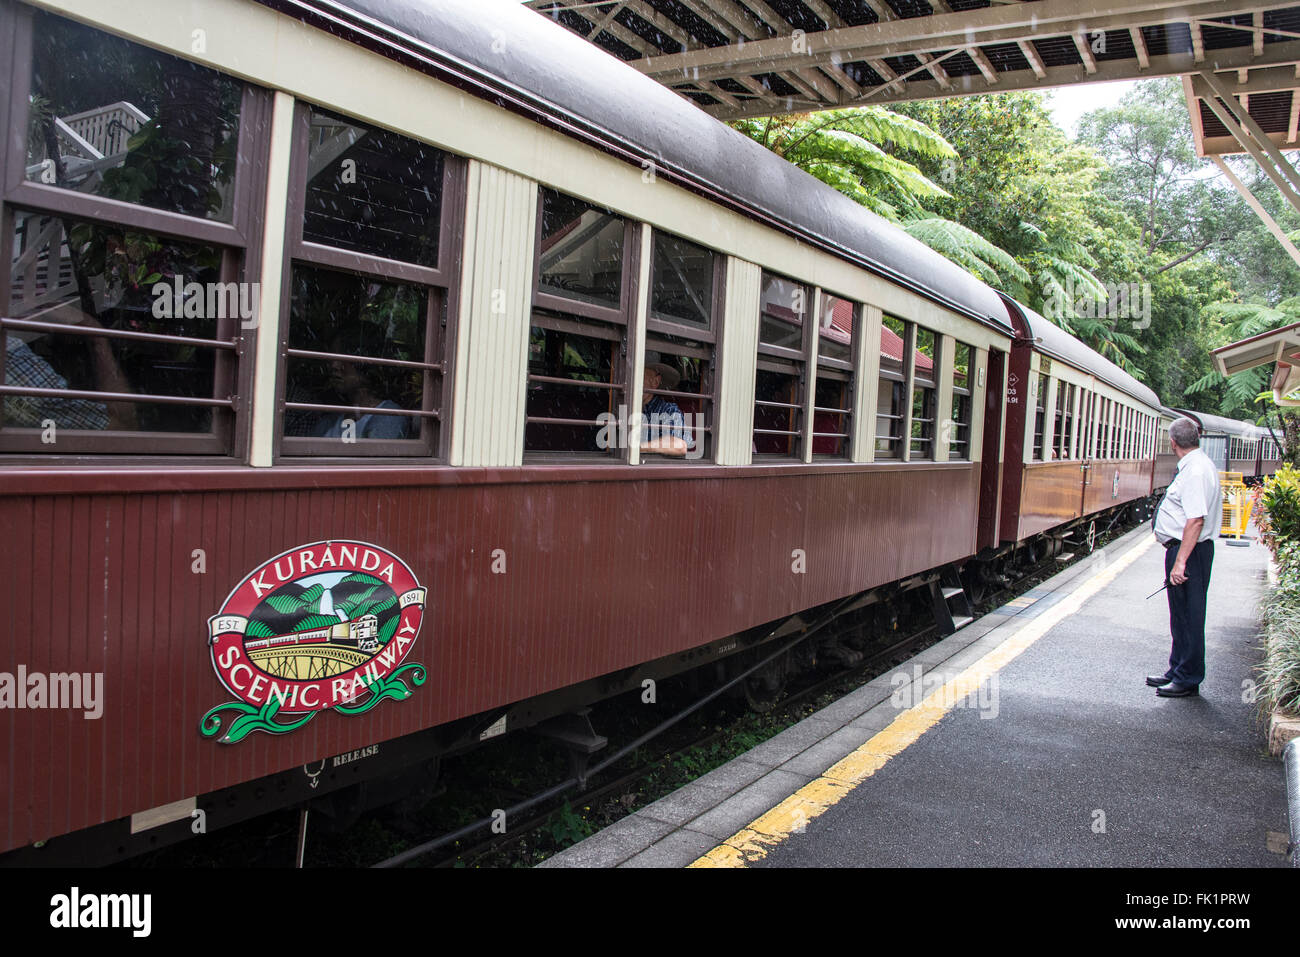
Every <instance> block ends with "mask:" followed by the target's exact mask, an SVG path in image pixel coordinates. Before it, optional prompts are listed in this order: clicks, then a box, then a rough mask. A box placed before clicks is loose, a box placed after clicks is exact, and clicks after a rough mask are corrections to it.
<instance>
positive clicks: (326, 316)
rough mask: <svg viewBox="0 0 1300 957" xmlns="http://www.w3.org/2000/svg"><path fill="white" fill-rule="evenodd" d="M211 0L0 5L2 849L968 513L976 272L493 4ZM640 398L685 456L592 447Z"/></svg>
mask: <svg viewBox="0 0 1300 957" xmlns="http://www.w3.org/2000/svg"><path fill="white" fill-rule="evenodd" d="M208 3H209V5H210V6H209V9H208V11H207V13H208V16H207V17H206V18H205V23H206V27H205V29H206V30H207V36H208V40H207V43H206V47H205V49H204V50H202V51H198V52H196V48H195V47H194V45H193V40H192V30H191V25H190V24H189V23H188V22H185V21H184V19H183V18H180V19H178V18H177V16H176V15H175V10H174V9H173V8H172V7H171V6H169V5H168V4H167V3H166V2H165V0H138V2H137V3H133V4H130V5H125V6H115V7H114V8H113V9H112V10H111V11H110V10H107V9H105V10H104V11H102V12H100V11H97V10H96V9H95V8H94V7H93V6H87V5H85V4H75V7H76V19H75V20H73V19H69V18H65V17H63V16H61V15H59V14H58V13H57V12H52V11H57V10H58V9H60V6H61V5H60V3H58V2H53V3H43V4H42V9H40V10H36V9H34V8H33V7H31V6H28V5H26V4H25V3H21V2H16V0H0V42H2V43H4V44H5V45H6V46H7V47H9V49H10V51H11V53H12V56H9V57H7V58H5V59H4V61H3V62H4V63H5V64H6V66H5V70H6V71H7V72H6V74H5V80H6V84H5V85H4V87H3V93H2V94H0V95H2V96H3V97H4V99H3V100H2V101H0V107H3V110H4V111H5V113H6V114H7V116H8V117H9V122H10V126H11V127H12V128H13V129H17V130H20V131H24V132H23V134H22V135H15V136H12V137H10V138H9V141H8V142H9V143H10V147H9V148H8V149H7V150H6V151H5V152H4V153H3V155H2V156H0V184H3V194H2V195H0V200H2V202H3V207H2V211H0V224H2V227H3V229H4V231H5V232H6V234H7V235H9V236H10V237H11V248H12V250H13V252H14V254H13V256H12V257H6V258H5V259H4V261H3V268H4V269H5V270H6V274H5V277H3V281H2V282H0V329H3V332H4V334H5V337H6V359H5V378H4V382H5V385H4V386H2V387H0V389H2V390H3V393H2V394H3V403H0V409H2V410H3V421H0V453H3V455H4V456H5V458H4V460H3V465H2V466H0V528H3V529H4V530H5V534H6V539H7V542H6V544H7V548H6V549H5V551H4V557H3V558H2V559H0V589H3V590H2V591H0V603H2V605H3V609H4V610H3V612H0V614H2V615H3V619H0V621H2V626H0V627H2V628H3V641H2V642H0V722H2V724H0V727H3V729H4V732H5V735H6V740H7V746H6V754H5V757H4V761H3V765H0V767H3V788H2V789H0V851H7V852H10V853H9V854H8V855H7V856H6V857H5V858H4V860H5V862H6V863H10V864H54V863H70V862H79V861H99V860H112V859H116V858H120V857H123V856H127V855H130V854H134V853H138V852H139V851H142V850H145V849H148V848H150V847H154V846H159V845H162V844H166V843H169V842H172V841H176V840H181V839H185V838H189V837H191V836H192V835H193V833H194V832H195V831H197V830H200V829H201V828H200V825H202V827H205V828H206V829H208V830H211V829H216V828H219V827H222V826H226V825H228V824H231V823H234V822H236V821H238V820H241V819H243V818H246V817H249V816H252V815H254V814H258V813H262V812H265V811H267V810H270V809H273V808H277V807H283V806H287V805H293V804H299V803H302V802H306V801H312V802H313V805H312V806H313V807H318V808H321V809H322V810H326V811H330V812H332V813H336V814H339V815H345V814H346V813H347V812H349V811H355V810H356V809H357V808H359V807H363V806H366V805H368V804H372V803H378V802H380V801H382V800H384V799H386V798H387V799H391V798H393V797H395V796H398V795H401V794H404V793H407V792H408V791H409V789H410V788H412V787H413V786H415V785H416V784H418V783H420V782H423V781H427V780H428V778H429V776H430V775H432V774H433V773H434V772H435V771H436V764H437V759H438V758H439V757H440V756H442V755H445V754H448V753H452V752H455V751H458V750H462V749H465V748H468V747H471V746H474V745H476V744H478V743H479V742H480V741H481V740H484V739H487V738H491V737H493V736H495V735H497V734H500V733H504V732H507V731H513V730H516V729H519V728H524V727H529V726H534V725H537V724H538V723H539V722H545V721H549V720H550V719H554V718H557V717H563V716H569V715H573V714H574V713H575V712H577V711H578V710H579V709H580V708H581V707H582V706H583V705H585V704H587V703H589V702H591V701H594V700H598V699H600V698H603V697H607V696H611V695H614V694H618V693H620V692H623V691H625V690H630V689H636V690H638V691H639V690H640V688H641V682H642V681H643V680H644V679H646V678H657V677H662V676H666V675H670V674H676V673H679V672H682V671H684V670H687V669H690V668H694V667H698V666H700V665H704V664H709V663H712V662H719V663H720V665H719V668H718V670H720V671H721V672H723V673H730V674H736V673H739V671H740V670H741V669H742V668H743V667H745V666H747V665H748V664H749V663H751V662H753V661H756V660H758V658H757V651H756V646H757V645H759V644H761V643H762V642H763V641H765V640H767V639H770V638H772V637H773V636H775V635H790V634H796V633H798V632H800V631H801V630H802V629H804V628H806V627H809V626H810V625H812V624H814V623H815V622H817V621H818V620H823V619H824V618H825V617H826V616H828V615H830V614H832V613H835V612H842V611H845V610H846V609H847V608H849V607H850V606H853V605H855V604H864V603H865V602H866V601H867V599H868V597H869V596H870V594H871V593H872V592H873V590H877V589H880V588H882V587H884V586H889V585H891V583H899V582H906V583H909V584H915V585H927V586H929V587H930V589H931V591H932V593H933V592H934V591H935V590H936V589H937V585H936V582H937V581H938V579H939V576H940V574H941V573H944V574H951V573H952V569H953V567H954V565H955V564H957V563H960V562H962V561H964V560H966V559H968V558H969V557H970V556H972V555H973V554H975V553H976V552H977V551H978V550H979V549H981V548H985V547H993V546H996V545H997V541H996V526H995V524H993V523H992V522H981V511H982V509H983V511H984V513H985V514H987V513H988V512H989V511H990V510H991V512H992V513H993V514H996V511H997V498H998V489H999V466H1000V461H999V460H1000V454H999V453H1000V441H999V439H1000V436H1001V434H1002V422H1001V396H1002V391H1003V385H1004V382H1005V370H1006V355H1007V350H1008V349H1009V348H1010V343H1011V338H1012V327H1011V325H1010V324H1009V323H1008V322H1007V319H1006V310H1005V308H1004V306H1003V305H1002V303H1001V302H1000V300H999V299H998V298H997V296H996V295H995V294H994V293H993V292H992V290H990V289H988V288H987V287H986V286H984V285H983V284H981V283H979V282H978V281H977V280H975V279H974V278H972V277H971V276H969V275H968V274H966V273H965V272H964V271H962V270H960V269H959V268H958V267H956V266H954V265H953V264H952V263H950V262H949V261H947V260H946V259H943V258H942V257H940V256H938V255H937V254H935V253H933V252H932V251H930V250H929V249H927V248H925V247H923V246H922V245H921V244H919V243H917V242H915V241H913V240H911V239H910V238H909V237H907V236H906V235H905V234H904V233H902V232H901V231H900V230H897V229H895V228H893V227H891V226H889V225H887V224H885V223H883V222H881V221H880V220H878V219H876V218H875V217H873V216H871V215H870V214H868V213H866V212H865V211H864V210H863V209H862V208H861V207H860V206H858V205H857V204H856V203H854V202H852V201H851V200H849V199H848V198H846V197H844V196H842V195H840V194H839V193H837V192H836V191H834V190H832V189H830V188H829V187H827V186H825V185H823V184H822V183H820V182H818V181H816V180H814V179H813V178H812V177H809V176H807V175H806V174H803V173H802V172H799V171H797V170H795V169H794V168H793V167H791V166H789V164H787V163H785V162H784V161H782V160H780V159H779V158H777V157H775V156H774V155H772V154H770V153H769V152H768V151H766V150H765V149H763V148H762V147H761V146H759V145H758V144H756V143H753V142H752V141H750V140H748V139H747V138H745V137H743V136H741V135H740V134H738V133H736V132H735V131H734V130H731V129H729V128H727V127H726V126H724V125H723V124H720V123H717V122H716V121H714V120H713V119H711V118H710V117H708V116H707V115H705V114H704V113H702V112H701V111H699V110H696V109H694V108H693V107H692V106H690V105H689V104H687V103H684V102H683V101H682V100H681V99H680V98H679V97H678V96H677V95H675V94H674V93H672V92H671V91H669V90H666V89H664V88H662V87H661V86H659V85H658V84H656V83H655V82H653V81H652V80H649V79H648V78H646V77H644V76H641V75H640V74H639V73H637V72H636V71H635V70H633V69H631V68H630V67H627V66H626V65H625V64H622V63H620V62H618V61H616V60H614V59H613V58H611V57H609V56H608V55H606V54H605V53H603V52H601V51H599V50H597V49H596V48H594V47H593V46H591V45H590V44H588V43H585V42H583V41H582V40H581V39H579V38H577V37H575V36H573V35H571V34H570V33H568V32H567V31H566V30H564V29H563V28H560V27H558V26H556V25H555V24H552V23H549V22H548V21H547V20H546V19H545V18H542V17H539V16H537V15H535V14H534V13H532V12H531V11H529V10H527V9H525V8H523V7H522V6H520V5H519V4H514V3H509V2H504V0H503V2H499V3H480V2H473V3H470V2H467V0H466V2H441V3H437V4H426V3H421V2H415V0H408V2H385V3H379V2H373V3H368V2H358V3H355V4H352V5H351V9H349V7H347V6H344V5H341V4H336V3H327V2H324V0H321V2H311V0H295V2H292V3H290V2H268V3H266V4H258V3H252V2H247V0H208ZM72 6H74V4H73V3H72V2H71V0H69V7H72ZM172 26H176V29H175V30H172ZM501 36H503V37H506V38H508V43H509V46H510V55H509V56H504V57H503V56H501V55H500V52H499V50H497V49H495V48H494V44H495V43H496V42H497V41H496V40H495V39H494V38H496V37H501ZM133 38H141V39H147V40H148V43H147V45H142V44H138V43H135V42H132V39H133ZM321 62H328V63H330V70H328V71H322V70H320V69H319V64H320V63H321ZM506 71H508V72H506ZM524 91H527V92H524ZM178 94H181V95H183V96H184V97H185V101H186V102H188V103H189V104H191V105H190V107H188V108H186V107H185V106H184V104H183V103H180V102H176V101H174V99H169V97H174V96H175V95H178ZM415 102H419V103H421V104H422V105H423V108H422V109H419V110H411V109H409V108H408V105H409V104H411V103H415ZM33 103H39V104H40V105H41V106H40V111H39V115H33V113H32V107H31V104H33ZM194 103H201V104H203V109H202V110H199V111H198V112H197V113H196V112H195V110H194V107H193V104H194ZM200 121H201V122H202V123H203V124H206V125H205V126H204V130H205V131H206V134H207V135H204V136H199V135H197V134H198V132H199V131H197V130H195V129H194V128H193V127H194V124H195V123H196V122H200ZM65 127H66V129H65ZM28 129H36V130H42V131H43V135H42V136H41V137H40V138H39V141H33V142H31V143H27V142H25V131H26V130H28ZM68 131H71V132H70V133H69V132H68ZM485 131H490V132H493V133H494V134H495V138H493V137H491V136H488V135H486V132H485ZM176 143H185V144H187V146H186V148H187V149H188V150H193V149H195V148H196V147H195V146H194V144H195V143H201V144H204V145H203V148H204V149H207V148H209V147H210V148H211V155H210V156H207V155H205V157H204V162H202V163H199V164H191V163H181V162H177V163H175V164H173V165H171V166H169V165H168V164H167V163H157V164H156V165H154V166H152V167H151V168H153V169H155V170H163V171H164V172H162V173H156V174H155V175H161V176H163V177H164V181H162V182H158V183H155V184H153V187H152V188H151V189H149V190H145V191H144V192H140V191H139V190H138V189H137V190H136V191H135V192H132V190H133V189H136V187H138V185H139V183H140V179H139V177H138V176H136V177H133V176H129V175H125V173H129V172H131V171H134V170H138V169H139V163H138V162H137V160H138V159H139V157H138V156H137V155H136V151H137V150H141V149H145V148H146V147H147V148H148V149H149V150H152V151H155V153H157V152H158V151H161V153H162V154H164V155H171V154H168V153H167V151H168V150H171V151H173V153H174V151H175V149H176V146H175V144H176ZM150 155H155V154H154V153H151V154H150ZM647 164H651V166H652V167H653V169H654V171H655V174H656V175H655V177H654V178H653V180H650V179H643V173H644V171H645V170H646V169H647V168H650V166H647ZM170 169H180V170H184V172H183V173H178V174H171V173H168V172H166V171H167V170H170ZM124 171H125V172H124ZM346 173H358V174H359V175H356V176H355V177H353V178H351V179H349V178H348V177H347V176H345V174H346ZM169 175H176V176H180V177H182V178H181V180H178V181H171V180H166V179H165V177H166V176H169ZM194 177H198V178H199V180H200V182H195V181H194ZM132 184H135V186H133V185H132ZM643 186H644V187H646V188H644V189H643V188H642V187H643ZM69 233H70V234H71V235H69ZM85 250H89V251H91V252H93V253H95V255H86V254H84V251H85ZM74 252H75V253H76V254H75V255H74ZM158 276H163V277H169V278H170V279H171V280H172V282H168V283H163V286H164V287H165V288H164V289H163V291H162V293H161V294H158V293H157V292H156V290H155V288H154V286H155V285H156V283H155V278H156V277H158ZM178 277H180V278H184V277H188V278H185V281H184V282H181V281H180V278H178ZM235 280H239V281H241V282H243V283H244V284H245V285H249V284H252V283H256V284H257V286H256V289H258V290H260V291H258V292H257V293H256V294H257V295H258V296H260V299H259V300H258V301H259V302H260V305H261V309H260V312H259V313H258V314H257V316H256V321H254V317H253V316H251V315H248V316H246V315H244V314H243V312H242V311H238V310H232V311H230V312H220V313H219V314H216V315H214V314H213V313H212V311H211V310H210V309H205V307H204V305H203V303H202V301H201V300H202V295H201V294H202V291H203V289H204V287H205V286H206V287H207V288H209V290H210V289H211V287H212V286H213V284H216V285H218V286H219V285H222V284H224V283H227V282H232V283H233V282H234V281H235ZM191 281H193V282H194V283H196V287H197V288H198V289H199V291H200V295H199V297H198V298H196V297H194V296H191V295H190V294H189V292H188V290H189V288H190V287H189V283H190V282H191ZM173 286H174V287H175V288H176V290H178V291H177V292H176V293H175V295H174V296H173V294H172V292H170V291H168V290H170V289H171V288H172V287H173ZM502 292H504V293H505V296H504V298H502V297H501V295H500V294H501V293H502ZM151 294H152V295H151ZM502 303H504V305H502ZM160 305H162V306H164V307H168V308H171V309H172V310H173V311H172V312H170V313H169V312H168V309H167V308H164V309H162V310H161V314H160V312H159V311H158V307H159V306H160ZM498 307H500V308H498ZM814 318H815V320H816V321H813V320H814ZM652 367H653V368H654V369H656V370H659V372H658V374H659V375H660V379H659V383H660V384H659V387H658V388H652V387H651V386H650V385H648V383H650V382H651V381H652V380H651V378H650V377H649V376H648V375H644V370H647V369H651V368H652ZM645 396H653V397H657V398H659V399H672V400H675V402H674V404H677V405H678V406H679V408H681V409H682V410H683V411H684V412H686V413H688V414H689V415H690V416H691V420H690V422H691V423H692V424H690V425H689V426H688V427H689V428H690V429H691V430H692V431H691V434H690V436H689V438H690V439H691V447H692V449H693V450H697V451H698V452H699V453H700V454H698V455H695V456H684V457H682V458H680V459H675V458H669V457H668V456H667V455H664V454H656V453H658V452H660V451H662V450H663V449H662V447H661V448H660V449H647V450H645V451H642V450H641V449H640V448H639V447H638V446H637V445H636V444H635V443H631V444H628V443H615V444H614V445H612V446H608V447H606V446H603V445H602V443H601V436H602V434H604V435H606V436H607V435H608V434H609V433H607V432H604V431H603V430H605V429H606V428H607V427H608V425H609V420H606V419H603V418H602V416H611V417H614V418H617V415H618V413H619V411H620V407H631V408H640V407H642V406H643V401H644V399H645ZM47 420H48V421H47ZM1020 471H1022V472H1023V471H1024V469H1021V470H1020ZM1148 488H1149V483H1148ZM1124 494H1125V495H1127V494H1128V485H1125V492H1124ZM1063 520H1068V516H1067V518H1066V519H1063ZM1026 527H1027V526H1026ZM1026 533H1027V532H1026ZM1016 534H1020V532H1016ZM854 613H855V614H858V613H859V612H854ZM862 613H864V614H865V611H864V612H862ZM951 626H952V622H951V621H950V622H949V627H951ZM82 676H84V677H85V678H86V681H85V682H78V681H76V680H74V679H76V678H78V677H82ZM96 682H102V685H98V686H97V684H96ZM96 687H100V688H101V690H102V693H100V692H97V691H96V690H95V689H96ZM92 699H94V700H92Z"/></svg>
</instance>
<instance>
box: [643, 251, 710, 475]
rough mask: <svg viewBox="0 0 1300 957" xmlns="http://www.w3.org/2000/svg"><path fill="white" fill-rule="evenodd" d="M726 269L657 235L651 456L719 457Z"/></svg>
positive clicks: (646, 435)
mask: <svg viewBox="0 0 1300 957" xmlns="http://www.w3.org/2000/svg"><path fill="white" fill-rule="evenodd" d="M723 265H724V260H723V258H722V257H721V256H718V255H717V254H716V253H714V252H713V250H711V249H706V248H705V247H703V246H697V245H696V244H695V243H691V242H687V241H686V240H684V239H681V238H679V237H677V236H672V235H669V234H667V233H661V232H659V231H657V230H656V231H655V232H654V249H653V261H652V262H651V275H652V276H653V278H654V284H653V286H652V287H651V289H650V313H649V316H648V318H647V320H646V354H645V370H644V372H643V373H642V375H643V383H642V415H643V417H644V422H643V429H645V431H644V432H643V434H642V435H641V451H642V453H643V456H644V455H646V454H649V455H654V456H655V458H656V460H660V456H669V457H674V458H677V457H680V458H681V459H683V460H686V461H701V460H703V461H711V460H712V458H713V443H712V436H713V416H714V397H715V392H714V384H715V369H716V363H717V357H716V349H717V344H716V343H717V336H716V333H715V331H714V323H715V316H716V314H717V312H718V308H719V301H718V300H719V298H720V295H719V294H720V292H721V290H722V287H723V284H724V283H723V277H722V268H723Z"/></svg>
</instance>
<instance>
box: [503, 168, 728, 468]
mask: <svg viewBox="0 0 1300 957" xmlns="http://www.w3.org/2000/svg"><path fill="white" fill-rule="evenodd" d="M548 189H549V190H550V191H551V192H553V193H561V194H562V195H565V196H568V197H570V198H572V199H576V200H579V201H580V202H583V203H586V204H587V205H588V206H592V207H595V208H597V209H603V210H605V212H607V213H609V214H611V215H613V216H618V217H619V218H621V219H622V220H623V262H622V265H621V267H620V269H621V274H620V276H619V306H618V308H617V309H613V308H610V307H608V306H600V305H596V304H595V303H589V302H582V301H580V300H578V299H570V298H567V297H565V296H559V295H556V294H554V293H549V292H542V291H541V280H542V228H543V220H542V213H543V210H544V207H545V202H546V190H548ZM643 253H644V254H645V255H652V254H653V248H652V249H651V251H649V252H646V251H643V250H642V249H641V228H640V224H639V223H638V222H636V221H635V220H634V219H632V217H630V216H626V215H624V214H623V213H619V212H616V211H615V210H612V209H609V208H608V207H606V206H601V205H600V204H599V203H593V202H591V201H589V200H586V199H583V198H582V197H581V196H576V195H574V194H572V193H564V192H563V190H560V189H556V188H555V187H552V186H547V185H546V184H542V185H541V186H540V188H539V189H538V190H537V214H536V223H535V232H534V243H533V262H532V270H533V280H532V312H531V314H530V316H529V319H528V327H529V333H528V335H529V338H530V339H531V337H532V329H533V327H534V326H537V327H540V328H544V329H553V330H555V331H558V332H564V333H566V334H569V335H576V336H586V337H588V338H592V339H606V340H609V341H611V342H618V343H619V359H618V361H617V362H614V363H612V364H611V369H610V375H611V381H610V382H609V383H603V384H601V383H582V382H579V381H577V380H574V382H573V386H574V387H575V388H581V387H584V386H585V387H587V388H603V387H604V386H606V385H608V386H609V387H610V390H611V391H613V392H617V393H619V394H620V395H621V396H622V402H621V403H615V408H617V407H618V405H620V404H621V405H623V406H624V407H627V406H628V403H629V400H630V399H631V387H632V382H633V377H634V376H635V375H636V374H637V370H636V368H635V362H636V350H635V349H634V348H633V347H632V345H633V344H632V342H631V336H632V334H633V330H634V328H635V325H636V323H635V322H634V317H635V315H636V309H637V295H638V291H639V290H638V280H637V276H638V270H639V267H640V262H641V256H642V254H643ZM714 268H715V269H716V268H717V266H716V264H715V267H714ZM716 275H717V274H716V273H715V277H716ZM715 285H716V283H715ZM646 312H647V315H648V313H649V304H648V302H647V308H646ZM681 328H691V329H694V327H687V326H682V327H681ZM524 376H525V383H527V382H533V381H549V379H541V380H539V379H538V377H537V376H535V375H534V374H533V373H531V372H529V371H528V369H527V363H525V368H524ZM552 384H555V385H561V384H562V383H552ZM628 414H629V416H630V415H631V414H632V410H631V409H629V410H628ZM573 421H576V420H573ZM529 423H535V424H563V423H562V422H559V421H558V420H552V419H550V418H549V417H546V416H530V415H528V401H527V394H526V392H525V399H524V432H523V434H522V435H521V436H520V439H519V441H520V444H521V446H522V449H521V451H522V455H523V462H524V464H525V465H530V464H544V463H559V462H563V463H583V464H600V465H627V464H629V463H630V461H631V449H630V448H619V447H617V446H615V447H614V448H611V449H607V450H605V451H601V450H600V449H592V450H590V451H588V450H581V451H572V452H565V451H561V450H555V449H542V450H536V451H530V450H529V449H528V447H527V430H528V425H529ZM592 424H593V427H596V426H597V425H598V424H599V423H596V422H595V421H594V420H593V423H592ZM661 457H662V456H656V458H661Z"/></svg>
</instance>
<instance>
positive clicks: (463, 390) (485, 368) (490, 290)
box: [451, 161, 537, 466]
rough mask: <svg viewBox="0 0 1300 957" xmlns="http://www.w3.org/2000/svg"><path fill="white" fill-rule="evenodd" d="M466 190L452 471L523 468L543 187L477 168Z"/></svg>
mask: <svg viewBox="0 0 1300 957" xmlns="http://www.w3.org/2000/svg"><path fill="white" fill-rule="evenodd" d="M468 188H469V197H468V202H467V207H468V212H467V216H466V233H467V236H466V243H465V250H466V252H465V265H464V269H463V277H462V279H463V284H462V289H463V293H462V300H461V301H462V304H463V305H462V307H461V315H460V318H459V325H458V327H457V328H458V329H459V334H458V336H459V338H458V342H457V347H456V361H457V364H458V368H459V369H461V370H462V372H461V374H458V375H457V376H456V401H455V407H454V408H453V409H452V415H453V417H454V423H455V424H454V426H453V429H452V444H451V464H452V465H465V466H501V465H504V466H511V465H519V464H521V461H522V455H523V441H522V439H523V434H524V402H525V396H526V387H527V381H526V375H525V373H526V371H527V368H526V367H527V362H528V325H529V319H530V315H531V304H532V289H533V251H534V246H535V237H536V217H537V184H536V183H534V182H533V181H532V180H530V179H525V178H524V177H522V176H517V175H515V174H514V173H511V172H508V171H506V170H503V169H501V168H500V167H497V166H492V165H490V164H487V163H480V162H477V161H475V162H472V163H471V164H470V176H469V187H468ZM507 386H510V387H509V388H507Z"/></svg>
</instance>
